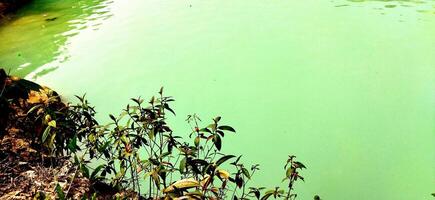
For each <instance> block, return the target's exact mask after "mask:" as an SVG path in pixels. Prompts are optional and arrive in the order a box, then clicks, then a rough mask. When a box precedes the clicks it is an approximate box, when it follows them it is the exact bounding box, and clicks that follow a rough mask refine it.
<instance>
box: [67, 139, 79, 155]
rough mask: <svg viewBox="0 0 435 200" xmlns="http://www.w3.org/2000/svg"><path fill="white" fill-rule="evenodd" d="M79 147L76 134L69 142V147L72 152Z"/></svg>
mask: <svg viewBox="0 0 435 200" xmlns="http://www.w3.org/2000/svg"><path fill="white" fill-rule="evenodd" d="M77 148H78V146H77V135H74V137H73V138H72V139H71V140H70V141H69V143H68V149H69V150H71V151H72V152H76V150H77Z"/></svg>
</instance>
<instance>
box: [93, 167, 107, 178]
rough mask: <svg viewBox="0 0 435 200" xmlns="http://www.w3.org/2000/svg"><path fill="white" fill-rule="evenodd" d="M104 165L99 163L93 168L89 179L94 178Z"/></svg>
mask: <svg viewBox="0 0 435 200" xmlns="http://www.w3.org/2000/svg"><path fill="white" fill-rule="evenodd" d="M104 167H106V166H105V165H104V164H102V165H99V166H98V167H97V168H95V170H94V171H93V172H92V174H91V180H93V179H95V176H97V174H98V172H99V171H100V170H101V169H103V168H104Z"/></svg>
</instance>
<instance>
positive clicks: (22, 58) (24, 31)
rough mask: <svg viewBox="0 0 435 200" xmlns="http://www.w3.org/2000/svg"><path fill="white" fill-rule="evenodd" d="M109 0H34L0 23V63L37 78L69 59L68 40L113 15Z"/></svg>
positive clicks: (94, 28) (97, 26) (15, 71)
mask: <svg viewBox="0 0 435 200" xmlns="http://www.w3.org/2000/svg"><path fill="white" fill-rule="evenodd" d="M112 2H113V1H108V0H63V1H58V0H35V1H33V2H32V4H31V5H29V6H28V7H26V8H25V9H23V10H22V11H21V12H20V13H18V14H17V15H16V16H15V17H14V18H13V19H12V20H11V21H9V22H7V23H5V24H4V25H3V26H2V27H0V38H1V40H0V67H4V68H7V69H10V70H11V72H12V73H14V74H17V75H19V76H23V77H24V76H28V77H29V76H30V77H33V78H37V77H39V76H42V75H44V74H47V73H50V72H52V71H54V70H56V69H57V68H58V67H59V64H60V63H62V62H65V61H66V60H68V58H69V55H68V48H67V45H68V44H69V42H68V40H69V39H70V38H71V37H74V36H76V35H78V34H80V32H81V31H82V30H85V29H88V28H90V29H92V30H98V28H99V27H100V26H101V24H102V22H103V21H104V20H106V19H108V18H110V17H111V16H112V13H111V11H110V5H111V3H112Z"/></svg>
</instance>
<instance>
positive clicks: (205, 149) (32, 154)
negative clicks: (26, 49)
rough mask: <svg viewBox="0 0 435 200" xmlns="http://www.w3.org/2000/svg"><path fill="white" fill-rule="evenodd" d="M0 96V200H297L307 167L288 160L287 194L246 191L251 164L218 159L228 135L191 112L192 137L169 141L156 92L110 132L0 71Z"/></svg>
mask: <svg viewBox="0 0 435 200" xmlns="http://www.w3.org/2000/svg"><path fill="white" fill-rule="evenodd" d="M0 89H1V90H0V91H1V93H0V109H1V116H0V128H1V130H2V132H1V134H0V144H1V146H0V147H1V148H0V199H5V198H6V199H8V198H10V199H16V198H21V199H28V198H34V199H53V198H57V199H70V198H73V199H236V200H237V199H262V200H266V199H270V198H281V199H296V197H297V194H296V193H295V192H294V191H293V189H294V185H295V183H296V182H298V181H300V180H304V178H303V177H302V176H301V174H300V171H301V170H302V169H304V168H305V165H304V164H302V163H301V162H299V161H297V160H296V157H295V156H293V155H290V156H289V157H288V159H287V161H286V162H284V163H283V169H284V171H283V179H282V181H283V182H286V186H287V187H286V188H281V187H275V188H273V189H266V188H264V187H253V186H251V185H249V182H250V180H251V179H253V178H254V175H255V174H256V173H258V171H259V165H252V166H247V165H246V164H244V163H243V162H242V160H243V158H242V157H241V156H237V155H230V154H224V153H222V151H221V149H222V146H223V145H225V143H224V137H225V135H227V134H236V130H235V129H234V128H233V127H231V126H229V125H227V124H226V123H224V121H223V120H222V118H221V117H216V118H214V119H212V120H211V122H210V123H209V124H208V125H206V126H202V124H203V122H202V120H201V119H200V118H199V117H198V116H197V115H195V114H194V115H190V116H188V117H187V120H186V121H187V123H189V124H190V126H191V130H190V134H189V135H187V136H186V137H182V136H181V135H176V134H175V133H174V132H173V131H172V129H171V128H170V126H169V124H167V119H168V118H170V117H173V116H175V111H174V110H173V109H172V108H171V106H170V105H171V103H173V102H174V99H173V98H172V97H170V96H166V95H164V90H163V88H162V89H160V91H159V92H158V95H157V96H155V97H151V98H150V99H147V100H145V99H142V98H133V99H131V103H130V104H128V105H127V106H126V107H125V108H124V109H123V110H122V112H121V113H120V114H119V115H109V118H110V120H111V122H110V123H108V124H100V123H99V122H98V121H97V120H96V119H95V114H96V111H95V109H94V107H93V106H92V105H91V104H90V103H89V102H88V101H87V100H86V97H85V96H77V99H78V103H77V104H67V103H63V102H62V100H61V98H60V97H59V95H58V94H57V93H56V92H54V91H52V90H50V89H48V88H46V87H41V86H39V85H37V84H35V83H33V82H30V81H27V80H24V79H20V78H17V77H12V76H7V75H6V73H5V72H4V70H0ZM278 181H279V180H278ZM315 199H320V198H319V197H318V196H316V197H315Z"/></svg>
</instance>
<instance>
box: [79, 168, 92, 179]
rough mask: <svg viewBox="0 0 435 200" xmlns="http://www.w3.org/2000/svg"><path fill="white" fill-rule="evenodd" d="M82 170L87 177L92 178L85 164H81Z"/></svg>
mask: <svg viewBox="0 0 435 200" xmlns="http://www.w3.org/2000/svg"><path fill="white" fill-rule="evenodd" d="M80 171H81V172H82V173H83V176H84V177H86V178H90V176H89V169H88V168H87V167H86V166H85V165H81V167H80Z"/></svg>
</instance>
